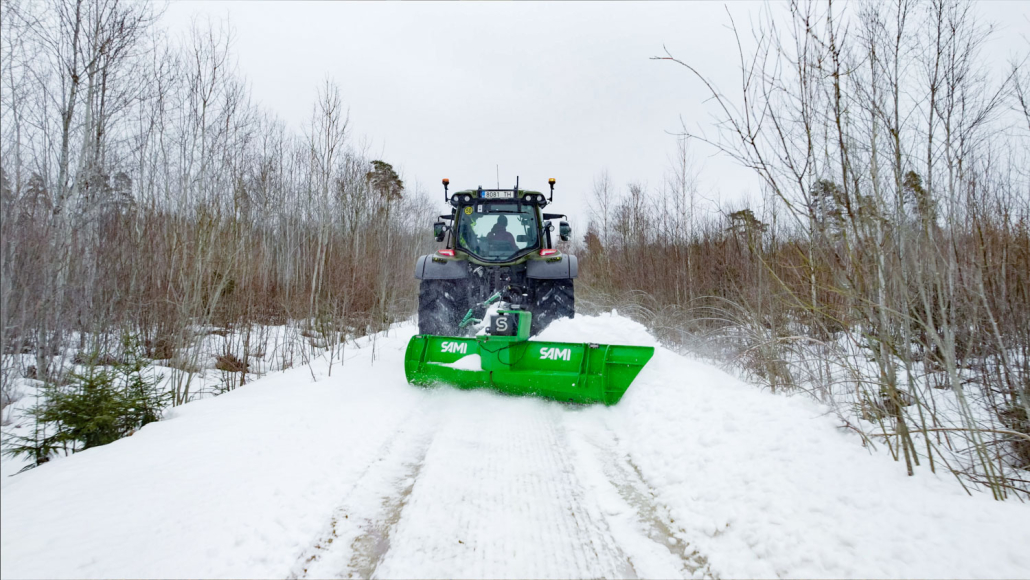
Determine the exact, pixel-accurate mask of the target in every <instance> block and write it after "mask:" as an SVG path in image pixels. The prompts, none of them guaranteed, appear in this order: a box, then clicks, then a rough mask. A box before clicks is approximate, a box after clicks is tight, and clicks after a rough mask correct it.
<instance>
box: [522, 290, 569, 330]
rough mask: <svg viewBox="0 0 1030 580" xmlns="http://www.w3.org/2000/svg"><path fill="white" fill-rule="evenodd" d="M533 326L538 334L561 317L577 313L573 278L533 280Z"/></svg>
mask: <svg viewBox="0 0 1030 580" xmlns="http://www.w3.org/2000/svg"><path fill="white" fill-rule="evenodd" d="M530 283H531V284H532V286H533V309H532V312H533V328H532V334H533V335H537V334H540V332H541V331H542V330H543V329H545V328H547V326H548V325H549V324H551V323H552V322H554V321H555V320H557V319H559V318H572V317H573V316H575V315H576V297H575V292H574V289H573V287H572V280H571V279H569V280H532V281H531V282H530Z"/></svg>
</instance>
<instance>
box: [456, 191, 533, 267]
mask: <svg viewBox="0 0 1030 580" xmlns="http://www.w3.org/2000/svg"><path fill="white" fill-rule="evenodd" d="M473 199H474V200H473V201H472V202H471V203H468V204H462V205H459V206H458V207H457V211H456V212H455V218H454V222H455V223H454V230H453V231H454V240H453V242H454V249H456V250H461V251H464V252H468V254H469V255H471V256H472V257H474V258H476V259H478V260H479V261H482V262H509V261H511V260H516V259H518V258H519V257H520V256H522V255H525V254H529V253H531V252H533V251H534V250H539V249H540V240H541V237H542V236H541V231H542V230H541V224H540V210H539V208H538V207H537V206H536V205H533V204H529V203H517V202H516V201H515V200H514V199H512V200H500V199H490V200H486V199H483V198H473Z"/></svg>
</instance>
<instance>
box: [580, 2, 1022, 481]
mask: <svg viewBox="0 0 1030 580" xmlns="http://www.w3.org/2000/svg"><path fill="white" fill-rule="evenodd" d="M975 8H976V5H975V3H971V2H964V1H959V0H931V1H929V2H921V3H916V2H908V1H906V0H898V1H895V2H891V3H867V4H861V5H858V6H852V7H850V8H848V10H846V11H845V10H842V9H841V8H840V7H839V6H838V4H837V3H833V2H792V3H791V4H790V7H789V15H788V16H787V17H786V18H783V17H781V16H778V15H776V14H775V13H770V14H768V15H767V17H766V18H765V19H763V20H761V21H760V22H759V24H757V25H756V26H755V27H754V29H753V30H750V31H738V34H739V35H740V36H741V37H746V38H748V39H750V40H749V41H751V42H752V43H753V46H752V48H750V49H742V53H741V62H742V71H741V85H740V87H738V88H737V89H736V90H735V91H732V92H730V93H724V92H722V91H721V89H720V88H718V87H715V86H714V85H712V84H711V83H710V82H709V81H708V80H707V79H706V78H705V77H704V76H703V75H702V73H701V71H699V70H698V68H696V67H695V66H694V65H692V64H691V63H690V62H687V61H681V60H677V59H675V58H674V57H673V56H672V55H665V56H663V57H660V59H663V60H666V61H670V62H672V63H675V64H678V65H681V66H682V68H679V70H683V71H684V73H686V74H690V75H692V76H694V77H695V78H696V79H697V80H698V81H700V82H702V83H704V86H707V87H708V89H709V90H710V92H711V95H710V96H711V99H710V101H709V103H710V104H711V106H712V107H713V108H714V114H715V116H716V127H715V128H714V130H708V131H701V130H692V129H690V128H686V127H685V128H684V134H683V136H682V139H681V142H680V150H679V152H678V153H679V154H678V157H677V163H676V164H675V167H674V168H672V170H671V171H670V177H669V178H668V179H666V180H665V182H664V183H663V185H662V186H661V187H659V188H653V189H650V190H648V189H646V188H644V187H642V186H640V185H630V186H629V188H628V190H627V191H625V192H622V193H620V192H619V191H618V190H617V188H616V187H615V186H614V185H613V184H612V182H611V179H610V178H609V177H608V176H607V174H602V175H600V176H599V177H598V178H597V179H596V181H595V184H594V196H593V222H592V226H591V228H590V231H589V232H588V234H587V236H586V238H585V239H584V245H585V247H584V248H583V249H582V250H581V251H583V252H584V256H583V258H582V259H584V260H585V261H586V263H585V265H584V267H583V268H582V271H583V272H584V276H586V277H585V278H584V279H583V280H582V283H581V284H580V289H581V292H580V296H581V297H583V298H585V299H586V301H587V302H588V303H591V302H592V303H594V304H595V305H598V306H602V307H608V306H611V305H623V308H626V304H627V303H629V304H631V305H632V306H631V307H632V309H633V313H634V314H635V315H636V316H638V317H640V318H642V319H644V320H645V321H646V322H647V323H649V324H650V325H651V326H652V327H654V328H655V329H656V330H657V331H658V332H659V333H660V334H661V335H662V336H663V337H664V338H665V339H667V340H670V341H673V342H678V343H681V344H685V345H688V346H690V347H692V348H693V349H695V350H697V351H698V352H702V353H704V354H708V355H711V356H714V357H719V358H723V359H727V358H728V359H729V360H732V361H734V362H735V363H737V364H738V365H739V367H740V368H742V369H744V370H745V371H746V372H748V373H749V374H750V375H751V376H752V377H754V378H757V379H759V380H761V381H763V382H765V383H766V384H767V385H769V386H770V387H771V388H773V389H775V390H799V389H804V390H808V391H810V392H812V393H813V394H814V395H815V396H817V397H819V398H820V399H822V400H825V401H827V402H831V403H833V404H834V405H836V406H837V409H838V414H839V417H840V419H841V424H842V426H843V427H845V428H850V429H854V430H856V431H858V432H860V433H862V435H863V437H866V438H867V439H868V440H869V442H870V443H875V444H876V445H881V444H886V445H887V446H888V447H889V448H890V451H891V452H892V453H893V454H894V456H895V458H897V459H898V460H899V461H904V463H905V465H906V467H907V469H908V471H909V473H912V472H913V470H914V469H915V468H916V467H917V466H919V465H921V464H922V465H924V466H928V467H929V468H930V469H934V470H951V471H952V472H953V473H957V474H961V475H962V481H964V482H970V481H972V482H974V483H981V484H984V485H985V486H987V487H989V488H990V489H991V490H992V492H993V493H994V494H995V496H996V497H998V498H1004V497H1007V496H1009V495H1011V494H1012V493H1013V492H1015V493H1017V494H1026V492H1028V491H1030V481H1028V480H1030V477H1028V475H1027V473H1028V470H1030V421H1028V416H1030V169H1028V168H1030V147H1028V145H1030V100H1028V98H1027V97H1028V96H1030V69H1028V68H1027V67H1026V65H1027V62H1026V60H1024V61H1022V62H1016V63H1012V64H1011V65H1009V67H1008V68H1007V70H1006V72H1005V74H1004V75H1002V76H1001V77H1000V78H999V77H996V76H993V75H992V74H990V71H991V70H998V67H997V66H995V65H996V64H997V63H996V61H997V59H996V57H995V56H994V55H992V54H989V53H987V52H986V51H984V50H983V48H984V46H985V43H986V42H987V40H988V38H989V36H990V29H989V27H987V26H986V25H985V24H984V23H981V22H979V21H978V20H977V17H976V13H975ZM741 45H742V46H746V45H747V43H746V42H742V43H741ZM690 143H694V144H695V146H702V147H703V146H707V147H712V148H714V149H716V150H718V151H720V152H722V153H724V154H728V155H730V156H732V157H733V158H734V159H736V160H737V161H739V162H740V163H741V164H742V165H743V166H745V167H748V168H750V169H752V170H753V171H755V172H757V174H758V175H759V176H760V178H761V181H762V187H763V189H762V192H761V196H760V199H757V198H758V197H759V196H756V199H754V200H753V202H752V203H750V204H744V205H742V206H739V207H734V208H725V207H722V208H714V210H713V208H711V207H710V206H709V205H708V204H704V203H701V201H700V200H701V195H700V193H699V192H698V190H697V185H696V180H695V177H696V172H695V171H693V169H692V164H691V155H690V153H689V151H688V147H687V146H688V144H690ZM581 303H582V300H581ZM871 426H872V427H871Z"/></svg>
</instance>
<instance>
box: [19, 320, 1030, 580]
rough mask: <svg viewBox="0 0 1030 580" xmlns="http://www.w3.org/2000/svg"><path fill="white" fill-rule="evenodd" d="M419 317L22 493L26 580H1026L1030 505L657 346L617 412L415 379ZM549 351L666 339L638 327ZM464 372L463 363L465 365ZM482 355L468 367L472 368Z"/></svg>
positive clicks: (581, 332)
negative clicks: (411, 374) (351, 578)
mask: <svg viewBox="0 0 1030 580" xmlns="http://www.w3.org/2000/svg"><path fill="white" fill-rule="evenodd" d="M414 332H415V330H414V326H413V325H410V324H408V325H404V326H402V327H399V328H395V329H393V330H392V331H391V332H390V333H389V334H388V335H380V336H377V337H374V340H365V341H362V348H348V349H347V350H346V351H344V357H345V360H344V361H343V364H342V366H341V364H340V362H339V361H336V362H335V364H334V366H333V367H332V369H333V370H332V375H331V376H328V368H329V367H328V364H327V363H326V362H325V361H320V362H318V363H317V364H315V363H313V364H312V365H311V366H304V367H301V368H297V369H293V370H290V371H286V372H282V373H278V374H273V375H269V376H267V377H265V378H263V379H261V380H259V381H256V382H254V383H252V384H250V385H247V386H245V387H244V388H241V389H238V390H236V391H233V392H231V393H228V394H226V395H222V396H219V397H216V398H212V399H207V400H201V401H197V402H192V403H189V404H187V405H185V406H183V407H180V408H177V409H175V410H174V412H173V413H171V416H170V417H169V418H167V419H166V420H163V421H161V422H159V423H155V424H151V425H148V426H147V427H145V428H143V429H142V430H140V431H139V432H138V433H137V434H136V435H134V436H132V437H129V438H127V439H123V440H121V441H117V442H115V443H113V444H110V445H107V446H104V447H101V448H96V449H92V450H89V451H86V452H83V453H79V454H76V455H74V456H71V457H68V458H64V459H60V460H57V461H53V462H51V463H48V464H46V465H44V466H42V467H40V468H37V469H34V470H31V471H29V472H26V473H23V474H20V475H17V476H14V477H12V478H10V479H9V480H8V481H7V482H5V483H6V485H5V486H4V487H3V489H2V492H0V493H2V500H3V509H2V511H0V549H2V553H3V558H2V560H0V575H2V576H3V577H5V578H8V577H11V578H13V577H19V578H29V577H60V578H68V577H113V578H123V577H283V576H297V577H304V576H310V577H327V576H342V577H346V576H348V575H352V574H353V575H355V576H371V575H375V576H378V577H442V576H450V577H484V576H488V577H502V576H503V577H512V576H516V577H518V576H532V577H586V576H604V577H622V576H643V577H673V576H690V575H692V574H694V575H714V576H719V577H722V578H733V577H776V576H780V577H783V576H787V577H911V576H918V577H941V578H944V577H946V578H958V577H963V578H964V577H1026V575H1027V571H1028V570H1030V551H1028V550H1027V549H1026V547H1027V546H1030V506H1027V505H1024V504H1019V503H1015V502H1008V503H997V502H993V501H991V500H990V499H989V498H988V497H987V496H983V495H978V496H976V497H968V496H966V495H965V494H964V492H963V491H962V489H961V487H959V486H958V485H957V484H956V483H955V482H954V481H953V480H950V479H949V476H944V475H942V476H940V477H939V478H938V477H935V476H932V475H930V474H928V473H921V474H920V475H919V476H918V477H912V478H910V477H905V476H904V472H903V469H902V468H901V467H900V466H899V465H898V464H896V463H894V462H892V461H891V460H890V458H889V456H888V455H887V454H886V453H885V452H881V453H873V454H871V453H870V452H869V451H867V450H866V449H864V448H863V447H862V446H861V444H860V441H859V440H858V438H857V437H856V436H853V435H850V434H848V433H845V432H842V431H840V430H839V429H837V427H836V426H835V424H834V422H833V420H832V418H831V417H830V416H828V413H827V411H828V410H827V409H825V408H823V407H821V406H819V405H817V404H816V403H814V402H812V401H811V400H809V399H807V398H803V397H794V398H790V397H783V396H774V395H771V394H769V393H766V392H763V391H761V390H759V389H757V388H755V387H753V386H750V385H746V384H743V383H741V382H740V381H739V380H737V379H734V378H733V377H731V376H730V375H728V374H726V373H724V372H722V371H720V370H719V369H716V368H714V367H711V366H709V365H706V364H703V363H701V362H698V361H694V360H691V359H689V358H685V357H682V356H679V355H677V354H675V353H673V352H671V351H669V350H666V349H663V348H660V347H659V348H658V349H657V351H656V353H655V356H654V358H653V359H652V360H651V362H650V363H649V364H648V365H647V366H646V367H645V368H644V370H643V372H641V374H640V375H639V377H638V378H637V380H636V381H635V382H634V384H633V385H632V386H631V387H630V389H629V391H628V392H627V394H626V396H625V397H624V398H623V400H622V402H621V403H620V404H619V405H618V406H616V407H612V408H605V407H601V406H592V407H582V406H570V405H563V404H559V403H555V402H550V401H542V400H535V399H520V398H513V397H507V396H502V395H498V394H494V393H489V392H483V391H473V392H467V391H459V390H455V389H449V388H440V389H432V390H422V389H418V388H414V387H411V386H409V385H407V384H406V383H405V381H404V376H403V356H404V348H405V346H406V343H407V340H408V339H409V337H410V336H411V335H412V334H414ZM540 338H541V339H542V340H555V341H570V342H572V341H574V342H601V343H615V344H637V345H654V344H655V340H654V339H653V338H652V337H651V336H650V335H649V334H648V333H647V331H646V329H644V328H643V327H642V326H640V325H639V324H637V323H635V322H632V321H630V320H628V319H625V318H622V317H619V316H617V315H605V316H598V317H589V316H580V317H577V318H575V319H573V320H563V321H558V322H556V323H554V324H552V325H551V326H550V327H549V328H548V329H547V330H545V331H544V333H542V335H541V337H540ZM463 360H464V359H463ZM459 362H461V361H459Z"/></svg>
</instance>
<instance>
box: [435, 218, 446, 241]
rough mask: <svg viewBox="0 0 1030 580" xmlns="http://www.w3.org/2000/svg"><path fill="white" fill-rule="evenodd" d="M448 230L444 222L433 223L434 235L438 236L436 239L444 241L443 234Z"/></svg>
mask: <svg viewBox="0 0 1030 580" xmlns="http://www.w3.org/2000/svg"><path fill="white" fill-rule="evenodd" d="M446 231H447V230H446V226H444V223H443V222H436V223H435V224H433V236H435V237H436V241H438V242H442V241H443V235H444V233H445V232H446Z"/></svg>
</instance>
